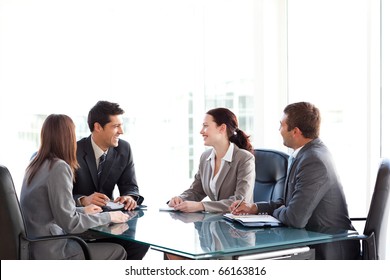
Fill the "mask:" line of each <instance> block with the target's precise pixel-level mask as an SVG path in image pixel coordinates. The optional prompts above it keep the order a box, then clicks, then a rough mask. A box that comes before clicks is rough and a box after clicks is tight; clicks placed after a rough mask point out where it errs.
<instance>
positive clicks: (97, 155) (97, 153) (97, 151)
mask: <svg viewBox="0 0 390 280" xmlns="http://www.w3.org/2000/svg"><path fill="white" fill-rule="evenodd" d="M91 143H92V149H93V152H94V153H95V159H96V160H97V159H98V158H100V157H101V156H102V155H103V154H104V153H106V154H107V152H108V151H107V152H104V151H103V150H102V149H100V147H99V146H98V145H97V144H96V143H95V141H93V138H92V137H91Z"/></svg>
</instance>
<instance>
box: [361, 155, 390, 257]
mask: <svg viewBox="0 0 390 280" xmlns="http://www.w3.org/2000/svg"><path fill="white" fill-rule="evenodd" d="M389 191H390V160H389V159H383V160H382V162H381V165H380V166H379V170H378V174H377V177H376V182H375V188H374V192H373V194H372V198H371V204H370V209H369V211H368V215H367V220H366V224H365V227H364V235H366V236H370V235H371V234H372V233H374V235H375V248H376V256H375V259H379V260H381V259H385V253H386V237H387V234H386V232H387V223H388V217H389ZM365 250H368V248H365V247H364V246H363V258H369V257H367V256H365V254H372V252H367V251H365Z"/></svg>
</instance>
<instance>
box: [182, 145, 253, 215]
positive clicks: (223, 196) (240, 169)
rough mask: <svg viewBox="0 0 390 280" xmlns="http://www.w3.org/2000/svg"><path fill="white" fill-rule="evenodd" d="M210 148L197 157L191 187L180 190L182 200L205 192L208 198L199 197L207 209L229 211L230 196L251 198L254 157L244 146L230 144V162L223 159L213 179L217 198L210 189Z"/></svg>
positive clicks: (197, 196)
mask: <svg viewBox="0 0 390 280" xmlns="http://www.w3.org/2000/svg"><path fill="white" fill-rule="evenodd" d="M211 152H212V149H208V150H206V151H205V152H204V153H203V154H202V156H201V157H200V164H199V170H198V172H197V173H196V175H195V180H194V182H193V183H192V185H191V187H190V188H189V189H188V190H186V191H185V192H183V193H182V194H181V195H180V197H181V198H182V199H183V200H190V201H202V200H203V199H204V198H205V197H206V196H208V197H209V198H210V200H211V201H202V202H203V205H204V208H205V211H207V212H229V206H230V205H231V204H232V202H233V200H231V199H229V197H231V196H236V197H237V196H238V195H241V196H243V197H244V198H245V201H247V202H252V201H253V188H254V185H255V176H256V174H255V158H254V156H253V154H251V153H250V152H248V151H247V150H244V149H240V148H238V147H237V146H236V145H234V150H233V158H232V162H225V164H224V166H223V168H222V169H221V173H220V175H219V177H218V180H217V183H216V190H217V198H216V199H215V198H214V194H213V193H212V191H211V189H210V179H211V176H212V175H213V174H212V169H211V162H210V160H207V159H208V157H209V156H210V154H211Z"/></svg>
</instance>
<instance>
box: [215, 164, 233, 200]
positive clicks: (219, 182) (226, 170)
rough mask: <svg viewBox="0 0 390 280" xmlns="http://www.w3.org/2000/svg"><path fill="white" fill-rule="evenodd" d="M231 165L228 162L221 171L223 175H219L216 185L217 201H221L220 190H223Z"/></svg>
mask: <svg viewBox="0 0 390 280" xmlns="http://www.w3.org/2000/svg"><path fill="white" fill-rule="evenodd" d="M230 165H231V162H228V161H225V162H224V164H223V167H222V169H221V173H220V174H219V177H218V180H217V183H216V184H215V185H216V186H215V188H216V190H215V191H216V194H217V200H219V193H220V190H221V187H222V183H223V181H224V180H225V178H226V175H227V174H228V173H229V170H230Z"/></svg>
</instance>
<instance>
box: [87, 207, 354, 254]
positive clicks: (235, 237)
mask: <svg viewBox="0 0 390 280" xmlns="http://www.w3.org/2000/svg"><path fill="white" fill-rule="evenodd" d="M128 213H129V214H130V215H131V219H130V220H129V221H128V222H127V223H123V224H110V225H105V226H99V227H95V228H93V229H92V230H93V231H97V232H99V233H101V234H104V235H107V236H110V237H113V236H114V237H116V238H122V239H127V240H133V241H136V242H139V243H143V244H149V245H150V246H151V248H152V249H155V250H158V251H162V252H166V253H171V254H176V255H179V256H182V257H186V258H190V259H240V258H244V259H245V257H247V256H257V255H259V254H260V255H261V254H263V255H264V254H267V253H268V254H270V253H271V255H272V253H275V252H281V251H282V252H284V251H286V252H287V253H288V252H289V251H291V250H292V251H293V253H294V254H295V250H298V251H297V252H299V250H302V249H303V250H308V245H312V244H319V243H325V242H333V241H338V240H344V239H347V238H350V237H352V236H354V235H356V234H357V233H356V232H354V231H340V232H335V231H332V233H321V232H312V231H307V230H305V229H295V228H290V227H272V228H249V227H244V226H242V225H240V224H238V223H236V222H233V223H232V222H230V221H227V220H226V219H224V218H223V216H222V215H221V214H211V213H181V212H173V211H160V210H159V209H147V210H136V211H129V212H128ZM312 255H313V256H314V253H312Z"/></svg>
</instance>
